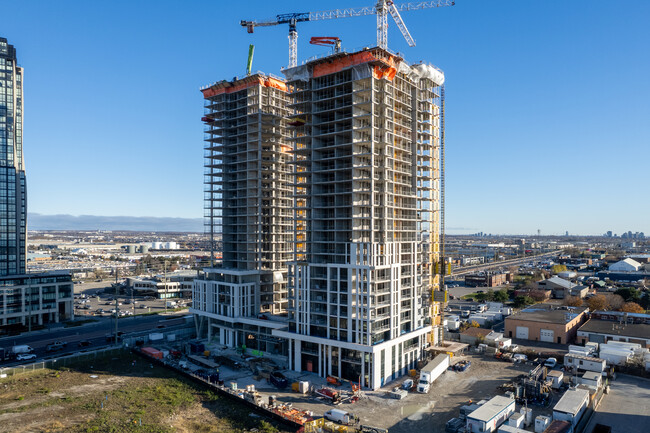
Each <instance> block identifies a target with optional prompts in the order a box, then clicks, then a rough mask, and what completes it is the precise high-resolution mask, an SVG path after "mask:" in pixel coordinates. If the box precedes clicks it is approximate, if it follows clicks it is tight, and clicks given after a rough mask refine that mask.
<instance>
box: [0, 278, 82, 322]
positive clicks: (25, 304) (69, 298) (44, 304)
mask: <svg viewBox="0 0 650 433" xmlns="http://www.w3.org/2000/svg"><path fill="white" fill-rule="evenodd" d="M73 303H74V299H73V290H72V276H71V275H70V273H69V272H67V271H52V272H44V273H38V274H20V275H12V276H4V277H0V333H4V332H10V331H12V330H15V331H23V330H30V329H32V328H36V327H38V326H43V325H47V324H49V323H58V322H61V321H63V320H69V319H73V318H74V307H73Z"/></svg>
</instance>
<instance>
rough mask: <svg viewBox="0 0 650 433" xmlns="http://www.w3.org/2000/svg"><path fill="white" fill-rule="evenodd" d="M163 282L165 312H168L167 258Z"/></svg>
mask: <svg viewBox="0 0 650 433" xmlns="http://www.w3.org/2000/svg"><path fill="white" fill-rule="evenodd" d="M163 269H164V270H163V284H164V285H165V314H167V260H165V261H164V262H163Z"/></svg>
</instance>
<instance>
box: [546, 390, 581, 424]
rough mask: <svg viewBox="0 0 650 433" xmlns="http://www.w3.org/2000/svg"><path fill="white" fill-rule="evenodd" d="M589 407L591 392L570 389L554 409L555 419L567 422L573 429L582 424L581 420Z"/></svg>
mask: <svg viewBox="0 0 650 433" xmlns="http://www.w3.org/2000/svg"><path fill="white" fill-rule="evenodd" d="M588 405H589V391H587V390H586V389H581V388H570V389H568V390H567V391H566V392H565V393H564V395H562V397H561V398H560V400H559V401H558V402H557V404H556V405H555V406H554V407H553V419H554V420H557V421H566V422H568V423H570V424H571V427H572V429H574V428H575V426H576V425H577V424H578V422H580V418H582V415H583V414H584V413H585V411H586V410H587V406H588Z"/></svg>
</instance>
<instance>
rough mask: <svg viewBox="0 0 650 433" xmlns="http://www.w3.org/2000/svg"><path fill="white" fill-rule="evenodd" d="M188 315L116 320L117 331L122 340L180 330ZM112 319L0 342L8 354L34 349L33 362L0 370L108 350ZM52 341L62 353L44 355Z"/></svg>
mask: <svg viewBox="0 0 650 433" xmlns="http://www.w3.org/2000/svg"><path fill="white" fill-rule="evenodd" d="M185 315H187V313H177V314H173V315H171V314H170V315H167V316H161V315H151V316H135V317H125V318H121V319H119V320H118V331H119V332H120V333H121V332H124V334H125V336H128V335H131V334H138V333H142V332H148V331H151V332H155V331H156V330H158V329H163V328H165V329H166V328H173V327H178V326H182V325H184V324H186V323H187V321H186V319H185V317H184V316H185ZM114 320H115V319H110V318H101V319H98V322H97V323H90V324H86V325H82V326H79V327H69V328H65V327H57V328H53V329H51V330H49V331H38V332H35V333H33V334H31V335H24V336H23V335H18V336H12V337H4V338H0V347H2V348H4V349H5V350H6V351H9V350H10V349H11V347H12V346H14V345H16V346H17V345H22V344H27V345H29V346H31V347H32V348H34V354H35V355H36V359H34V360H29V361H0V367H9V366H12V365H21V364H26V363H31V362H34V361H38V360H41V359H42V358H43V357H51V356H52V357H55V356H61V355H65V354H70V353H75V352H78V351H80V350H89V349H91V350H92V349H97V348H100V347H106V346H109V345H110V344H111V343H110V342H108V341H107V339H106V334H113V333H114V332H115V321H114ZM54 341H64V342H66V343H67V345H66V347H65V348H64V349H63V350H60V351H57V352H50V353H48V352H46V350H45V348H46V346H47V345H48V344H50V343H52V342H54ZM80 341H88V342H90V344H89V345H87V346H84V347H80V346H79V342H80Z"/></svg>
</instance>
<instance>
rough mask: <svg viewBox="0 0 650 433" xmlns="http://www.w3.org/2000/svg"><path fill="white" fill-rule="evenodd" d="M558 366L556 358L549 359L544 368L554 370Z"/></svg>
mask: <svg viewBox="0 0 650 433" xmlns="http://www.w3.org/2000/svg"><path fill="white" fill-rule="evenodd" d="M556 365H557V359H556V358H548V359H547V360H546V362H544V367H546V368H554V367H555V366H556Z"/></svg>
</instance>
